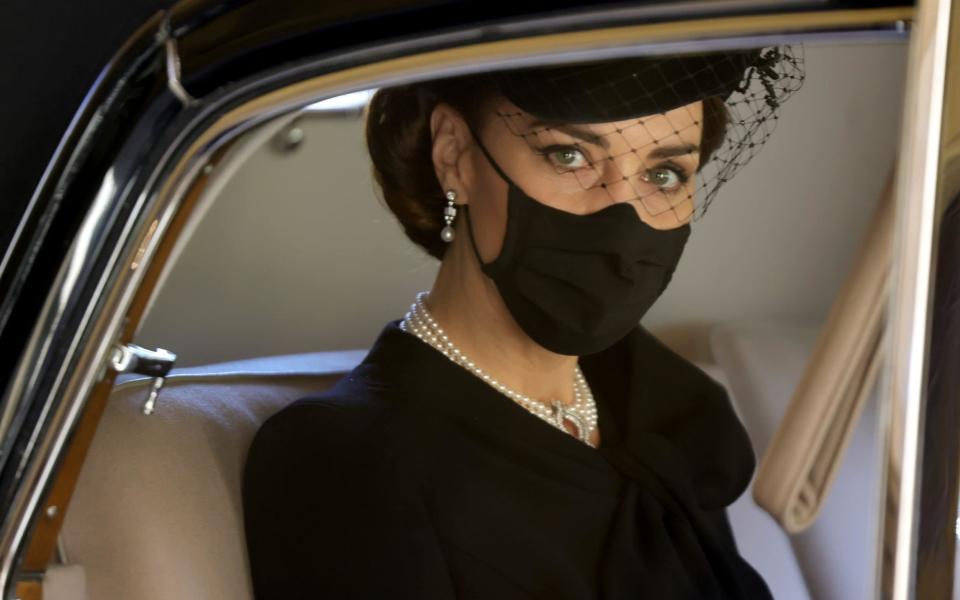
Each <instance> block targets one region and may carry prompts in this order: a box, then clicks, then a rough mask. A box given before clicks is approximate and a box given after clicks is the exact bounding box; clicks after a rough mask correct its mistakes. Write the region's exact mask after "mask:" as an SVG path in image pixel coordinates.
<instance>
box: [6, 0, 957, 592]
mask: <svg viewBox="0 0 960 600" xmlns="http://www.w3.org/2000/svg"><path fill="white" fill-rule="evenodd" d="M950 4H951V3H950V2H949V0H920V1H919V2H917V3H916V4H915V5H914V4H913V3H910V2H885V1H877V2H860V3H851V2H840V1H828V0H822V1H816V2H814V1H810V2H807V1H798V2H790V3H773V2H710V1H704V2H674V1H658V2H566V1H562V2H554V3H551V4H549V5H546V4H541V3H528V4H523V5H521V4H519V3H514V4H513V5H495V4H491V3H475V2H394V3H382V2H372V1H369V0H359V1H357V2H352V3H350V4H349V5H340V4H330V3H327V4H318V3H313V4H310V3H295V2H281V3H277V2H266V1H263V0H250V1H247V2H232V1H228V0H208V1H182V2H179V3H177V4H174V5H172V6H170V7H169V8H164V9H162V10H159V11H157V12H155V13H154V14H153V15H152V16H150V17H149V18H147V19H146V20H144V21H143V22H142V23H141V24H140V25H139V27H138V28H137V29H136V30H135V31H124V32H122V33H123V36H127V39H126V42H125V43H124V44H123V45H122V46H121V47H119V48H117V49H116V51H115V53H114V54H113V57H112V58H111V59H110V61H109V62H108V63H107V64H106V65H104V66H103V67H102V70H101V71H100V74H99V76H98V77H97V78H96V80H95V81H89V82H84V85H85V86H86V88H87V91H86V94H85V97H84V100H83V102H82V104H80V105H79V106H75V107H71V110H74V111H75V115H74V117H73V119H72V121H71V123H70V125H69V127H68V128H67V129H66V131H64V132H59V133H61V134H62V138H61V141H60V142H59V145H58V146H57V149H56V152H55V153H54V154H53V156H52V157H50V158H49V160H48V161H47V162H44V163H43V165H33V166H30V167H29V168H33V169H34V170H36V169H37V168H38V167H42V168H43V176H42V178H40V180H39V181H38V182H37V185H36V189H35V191H34V193H33V194H32V196H31V197H30V199H29V201H28V202H22V203H17V204H15V205H11V206H13V208H10V207H8V208H7V209H6V210H8V214H9V218H8V219H7V222H6V223H4V224H3V228H4V231H5V232H8V233H9V235H6V236H5V237H4V238H0V239H7V242H6V244H5V247H3V255H2V262H0V348H2V349H3V351H4V353H5V354H6V356H7V358H6V360H4V361H2V365H3V366H2V367H0V390H2V392H3V396H2V403H0V515H2V521H0V561H2V562H0V588H2V590H3V597H4V598H20V599H22V600H29V599H33V598H40V597H41V594H42V597H44V598H47V599H48V600H50V599H71V600H72V599H77V598H98V599H99V598H144V599H149V598H173V597H176V598H180V599H183V598H198V599H199V598H231V599H238V598H252V597H253V594H252V588H251V582H250V576H249V562H248V560H249V559H248V557H247V551H246V547H245V540H244V532H243V519H242V508H241V502H240V481H241V475H242V469H243V461H244V457H245V453H246V450H247V448H248V446H249V444H250V440H251V439H252V436H253V435H254V433H255V431H256V430H257V428H258V427H259V426H260V424H261V423H262V422H263V421H264V420H265V419H266V418H268V417H269V416H270V415H272V414H274V413H276V412H277V411H278V410H280V409H281V408H283V407H284V406H286V405H287V404H289V403H290V402H291V401H293V400H295V399H296V398H299V397H302V396H303V395H305V394H307V393H309V392H316V391H321V390H324V389H327V388H329V387H330V386H331V385H333V383H335V382H336V381H337V380H338V379H339V378H340V377H342V376H343V375H344V374H345V373H347V372H349V371H350V369H351V368H352V367H353V366H355V365H356V364H357V363H358V362H359V361H360V360H361V359H362V357H363V356H364V353H365V349H366V348H367V347H369V343H370V341H371V340H372V337H373V335H374V334H375V333H376V330H377V328H378V326H379V324H380V323H382V322H383V321H385V320H387V319H389V318H394V317H395V316H398V315H396V312H397V311H398V310H401V309H405V305H404V304H403V302H405V300H404V299H408V298H409V297H410V295H411V293H412V292H413V291H415V290H417V289H420V288H422V287H423V286H424V285H428V284H429V279H430V277H431V275H432V271H431V269H432V267H431V266H429V263H428V261H426V260H425V259H424V257H422V256H420V255H415V254H411V253H410V252H409V251H408V250H404V246H403V243H404V242H403V240H402V239H401V236H400V232H399V231H398V229H397V228H396V226H395V224H394V223H393V222H392V221H390V220H389V219H388V218H387V217H386V216H384V214H385V213H382V209H380V208H378V207H377V205H376V203H375V202H373V201H372V200H371V201H370V202H366V203H363V202H361V201H360V200H362V199H363V198H366V197H367V196H371V197H372V194H370V193H369V189H370V184H369V180H368V179H365V178H364V177H365V174H366V172H367V164H366V163H365V162H363V160H364V159H363V148H362V145H361V144H360V141H361V134H362V131H361V126H362V113H363V106H364V103H365V102H366V100H367V99H368V98H369V95H370V93H371V91H372V90H375V89H377V88H381V87H385V86H390V85H396V84H399V83H404V82H410V81H419V80H423V79H430V78H442V77H449V76H454V75H459V74H464V73H472V72H479V71H482V70H484V69H491V68H500V67H510V66H530V65H547V64H559V63H564V62H569V61H575V60H587V59H591V60H593V59H596V60H601V59H612V58H616V57H622V56H634V55H648V54H649V55H656V54H664V53H684V52H693V51H705V50H716V49H736V48H751V47H756V46H772V45H778V44H791V45H796V46H798V47H800V46H803V47H805V51H806V56H807V60H808V62H810V61H812V60H814V59H815V60H816V61H817V62H816V64H817V66H818V67H819V71H810V70H809V69H808V72H809V80H808V82H807V85H808V86H812V87H811V88H809V89H808V90H805V91H804V92H803V93H806V94H808V100H805V101H804V100H801V98H802V95H803V94H800V95H798V96H797V98H798V99H797V100H796V102H798V104H797V109H796V112H795V113H794V116H793V117H792V120H788V118H787V117H786V116H785V117H784V119H783V122H781V123H780V124H779V127H780V129H779V132H778V133H777V134H776V135H775V136H774V137H773V138H772V140H773V142H771V144H774V143H776V144H778V145H777V147H776V148H772V149H771V150H770V151H771V153H773V155H774V157H776V160H773V159H770V160H768V161H767V162H766V163H765V164H764V165H762V168H761V167H758V166H756V165H753V166H752V167H751V169H753V171H751V172H753V173H754V175H755V176H754V178H753V184H752V185H753V187H751V184H749V183H742V184H741V183H739V180H738V182H737V183H736V184H735V185H736V186H738V187H736V188H735V190H736V191H737V193H738V195H739V196H740V197H741V198H740V202H739V203H738V204H737V205H736V208H734V209H732V210H731V211H730V212H728V213H727V215H726V216H723V215H722V214H717V219H719V220H718V221H715V223H716V225H711V226H706V225H705V226H704V228H703V236H702V238H701V240H700V241H698V242H697V244H698V245H696V246H694V247H691V249H690V250H689V252H690V253H691V254H692V256H691V258H690V261H691V262H690V266H689V267H685V268H686V271H681V272H678V275H677V279H676V281H675V282H674V284H673V287H672V288H671V291H670V295H669V299H670V302H669V303H665V304H661V305H658V307H657V309H656V310H654V311H653V312H652V313H651V316H650V319H649V323H650V325H649V326H650V328H651V329H652V330H653V331H654V332H655V333H656V334H657V335H658V337H660V338H661V339H662V340H663V341H664V343H666V344H667V345H668V346H670V347H671V348H673V349H674V350H675V351H676V352H677V353H679V354H681V355H683V356H684V357H686V358H687V359H688V360H690V361H691V362H693V363H695V364H696V365H698V366H699V368H700V369H701V370H703V371H704V372H706V373H708V374H709V375H710V376H711V377H713V378H714V379H715V380H716V381H718V382H720V383H722V384H723V385H724V386H725V388H726V389H727V390H728V391H729V392H730V395H731V397H732V399H733V401H734V403H735V406H736V408H737V410H738V412H739V415H740V417H741V420H742V421H743V423H744V424H745V426H746V428H747V431H748V433H749V434H750V436H751V440H752V442H753V444H754V449H755V451H756V452H757V454H758V457H760V458H761V460H760V465H759V470H758V472H757V475H756V478H755V480H754V481H753V484H752V486H751V490H752V496H753V497H751V496H750V495H749V494H746V495H744V496H743V497H742V498H741V499H740V500H738V501H737V502H736V503H735V504H734V505H732V506H731V507H730V509H729V513H730V518H731V522H732V524H733V527H734V533H735V535H736V537H737V542H738V545H739V547H740V550H741V551H742V552H743V553H744V555H745V556H746V557H747V558H748V560H750V562H751V563H752V564H754V565H756V567H757V569H758V570H759V571H760V572H761V573H762V574H763V576H764V578H765V579H766V580H767V581H768V583H769V585H770V587H771V589H772V590H773V591H774V592H775V595H776V596H777V597H778V598H805V597H817V598H852V597H883V598H903V599H906V598H910V597H923V598H926V597H946V596H947V595H949V594H954V591H953V590H954V587H953V586H954V585H955V584H954V581H955V565H954V563H953V557H954V556H955V551H956V548H955V545H956V544H955V541H956V537H955V531H956V530H957V529H956V526H955V523H956V522H957V517H958V515H957V506H958V502H957V492H958V489H960V488H958V484H960V469H958V458H960V452H958V450H960V449H958V447H957V442H956V439H957V436H956V434H955V432H956V430H957V426H958V414H960V413H958V412H957V410H956V398H957V397H958V395H960V378H958V375H957V373H958V371H957V370H956V369H955V365H956V364H958V360H960V314H958V311H957V307H958V306H960V300H958V298H960V262H958V257H960V243H958V239H960V236H958V235H957V232H958V227H960V200H958V198H960V176H958V175H957V173H960V145H958V143H957V140H958V139H960V118H958V115H960V92H958V90H960V68H958V64H960V50H958V46H960V45H958V44H956V43H953V42H955V41H956V39H960V38H957V35H958V31H960V11H958V10H957V9H956V8H952V9H951V7H950ZM951 10H952V12H951ZM123 36H121V37H123ZM948 41H949V42H951V43H948ZM95 66H96V67H98V68H99V67H100V65H95ZM56 76H58V75H57V74H56V72H54V77H56ZM16 92H17V90H13V93H16ZM788 106H790V105H788ZM37 110H38V111H39V110H41V108H40V107H39V106H38V107H37ZM785 110H786V109H785ZM785 114H786V113H785ZM788 116H789V115H788ZM805 135H806V137H804V136H805ZM777 136H783V137H780V138H778V137H777ZM823 139H825V140H826V142H827V143H825V144H823V145H820V144H819V143H818V140H823ZM324 140H326V141H327V142H328V144H332V145H327V146H324V145H323V143H322V142H323V141H324ZM331 140H332V141H331ZM790 140H795V141H796V143H794V144H792V145H791V143H790ZM798 140H799V141H798ZM311 144H312V145H311ZM800 148H802V150H799V149H800ZM791 152H792V154H791ZM338 161H339V162H338ZM811 165H816V166H817V167H819V169H820V170H816V169H813V168H811ZM830 165H836V168H835V169H834V168H831V167H830ZM21 168H24V169H26V168H28V166H27V165H23V166H22V167H21ZM763 170H766V171H767V173H768V175H767V179H763V178H762V177H760V175H759V174H760V172H761V171H763ZM867 175H869V177H867ZM747 179H749V178H747ZM2 181H3V180H2V179H0V182H2ZM335 181H338V182H340V183H338V184H337V185H340V186H341V187H339V188H337V190H338V194H339V196H337V195H336V194H333V193H331V192H330V190H331V189H332V187H330V186H332V185H333V184H332V183H330V184H329V185H328V183H327V182H335ZM780 185H782V186H783V187H782V190H775V192H772V191H771V190H772V189H773V186H780ZM733 186H734V184H731V187H733ZM278 189H282V190H283V191H282V192H278V191H276V190H278ZM318 190H319V191H321V192H325V193H327V194H328V195H327V196H325V197H324V199H323V202H316V201H311V200H316V199H317V196H316V194H317V193H318ZM761 201H762V202H761ZM338 202H339V204H337V203H338ZM378 210H379V211H380V212H376V211H378ZM716 212H717V213H719V211H716ZM714 214H715V213H712V214H711V217H712V216H714ZM378 215H379V216H378ZM828 216H829V217H830V218H827V217H828ZM751 219H752V221H751ZM705 223H707V221H705ZM711 227H712V228H711ZM738 228H739V230H738ZM731 229H733V230H737V231H736V234H735V235H732V236H731V235H730V234H729V233H730V230H731ZM371 248H376V249H377V250H378V252H373V251H372V250H371ZM784 261H787V262H786V264H787V265H788V266H789V269H778V268H777V266H776V265H778V264H779V265H782V264H784ZM351 273H353V274H351ZM356 273H362V274H363V275H362V276H357V275H356ZM721 277H724V278H727V281H728V283H727V284H726V285H727V287H724V286H723V285H721V284H720V282H719V281H718V279H719V278H721ZM250 282H256V283H250ZM277 289H288V290H290V293H289V296H284V297H282V298H278V297H277V294H276V290H277ZM298 295H299V299H298V297H297V296H298ZM360 298H362V299H363V300H361V299H360ZM317 543H318V544H322V543H323V540H317ZM958 589H960V588H958Z"/></svg>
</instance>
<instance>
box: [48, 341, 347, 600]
mask: <svg viewBox="0 0 960 600" xmlns="http://www.w3.org/2000/svg"><path fill="white" fill-rule="evenodd" d="M363 355H364V352H358V351H349V352H335V353H313V354H300V355H289V356H276V357H268V358H258V359H252V360H246V361H235V362H231V363H222V364H218V365H211V366H206V367H195V368H187V369H175V370H174V371H172V372H171V374H170V376H169V377H168V379H167V382H166V385H165V386H164V388H163V390H162V392H161V393H160V396H159V399H158V401H157V407H156V411H155V412H154V414H152V415H150V416H146V415H144V414H143V412H142V405H143V402H144V400H145V399H146V396H147V391H148V386H149V384H150V381H151V380H149V379H146V378H138V379H130V378H127V379H126V380H124V381H123V382H121V383H118V384H117V386H116V387H115V389H114V391H113V392H112V395H111V398H110V400H109V403H108V405H107V408H106V410H105V411H104V415H103V418H102V420H101V422H100V425H99V428H98V430H97V434H96V437H95V439H94V440H93V444H92V446H91V448H90V452H89V455H88V457H87V460H86V462H85V463H84V466H83V469H82V471H81V473H80V478H79V481H78V483H77V488H76V490H75V492H74V496H73V499H72V502H71V506H70V508H69V510H68V513H67V515H66V518H65V521H64V525H63V529H62V532H61V535H62V540H61V542H62V546H61V547H62V549H63V550H64V553H65V555H66V560H67V561H68V562H69V563H71V564H77V565H80V566H82V567H83V568H84V570H85V571H86V580H87V597H89V598H96V599H109V598H137V599H138V600H153V599H157V600H160V599H169V598H177V599H178V600H218V599H224V600H227V599H229V600H245V599H252V598H253V594H252V591H251V585H250V575H249V567H248V562H247V552H246V545H245V542H244V530H243V510H242V508H243V507H242V506H241V481H242V473H243V464H244V461H245V458H246V453H247V449H248V447H249V445H250V442H251V440H252V438H253V435H254V433H255V432H256V431H257V429H258V428H259V426H260V424H261V423H262V422H263V421H264V420H265V419H266V418H267V417H269V416H270V415H272V414H274V413H275V412H277V411H279V410H280V409H281V408H283V407H284V406H286V405H287V404H289V403H290V402H292V401H294V400H296V399H297V398H300V397H302V396H304V395H307V394H310V393H315V392H319V391H322V390H325V389H327V388H329V387H330V386H331V385H333V383H335V382H336V381H337V380H338V379H339V378H340V377H341V376H342V375H343V374H344V373H346V372H348V371H349V370H350V369H352V368H353V367H354V366H355V365H356V364H357V363H358V362H359V361H360V360H361V359H362V357H363Z"/></svg>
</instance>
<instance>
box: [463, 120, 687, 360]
mask: <svg viewBox="0 0 960 600" xmlns="http://www.w3.org/2000/svg"><path fill="white" fill-rule="evenodd" d="M474 139H476V140H477V144H478V145H479V146H480V149H481V150H482V151H483V153H484V155H485V156H486V157H487V160H488V161H490V164H491V165H492V166H493V168H494V169H495V170H496V171H497V173H498V174H499V175H500V177H502V178H503V179H504V181H506V182H507V185H508V186H509V187H508V191H507V229H506V233H505V235H504V239H503V246H502V248H501V250H500V254H499V256H497V258H496V259H494V261H493V262H491V263H486V264H484V262H483V260H482V259H481V258H480V253H479V252H478V251H477V246H476V242H475V241H474V239H473V226H472V224H471V222H470V212H469V210H465V211H464V212H465V214H466V218H467V230H468V231H469V236H470V244H471V245H472V246H473V251H474V253H475V254H476V256H477V260H478V262H479V263H480V266H481V267H480V268H481V269H482V270H483V272H484V273H485V274H486V275H487V276H488V277H490V278H491V279H492V280H493V281H494V283H495V284H496V286H497V289H498V290H499V292H500V295H501V296H502V297H503V301H504V303H505V304H506V306H507V309H508V310H509V311H510V314H511V315H513V318H514V319H515V320H516V322H517V323H518V324H519V325H520V328H521V329H523V331H524V332H525V333H526V334H527V335H528V336H530V338H531V339H532V340H533V341H535V342H537V343H538V344H540V345H541V346H543V347H544V348H546V349H547V350H550V351H551V352H556V353H557V354H566V355H571V356H582V355H585V354H592V353H594V352H599V351H600V350H603V349H605V348H608V347H610V346H612V345H613V344H614V343H615V342H617V341H618V340H620V339H621V338H622V337H624V336H625V335H626V334H627V333H629V332H630V330H631V329H633V328H634V327H635V326H636V325H637V324H638V323H639V321H640V318H641V317H642V316H643V315H644V313H646V312H647V310H648V309H649V308H650V306H651V305H652V304H653V303H654V301H655V300H656V299H657V298H658V297H659V296H660V294H661V293H663V290H664V289H665V288H666V287H667V284H668V283H669V282H670V279H671V277H672V276H673V271H674V269H675V268H676V266H677V262H678V261H679V260H680V255H681V254H682V253H683V247H684V245H685V244H686V242H687V238H688V237H689V235H690V225H689V224H685V225H683V226H681V227H677V228H675V229H654V228H653V227H651V226H649V225H647V224H646V223H645V222H644V221H643V220H642V219H641V218H640V216H639V215H638V214H637V211H636V210H635V209H634V207H633V206H632V205H630V204H629V203H626V202H623V203H615V204H612V205H610V206H608V207H606V208H604V209H602V210H599V211H597V212H594V213H591V214H587V215H576V214H573V213H568V212H565V211H562V210H558V209H556V208H551V207H549V206H547V205H545V204H541V203H540V202H537V201H536V200H534V199H533V198H531V197H530V196H528V195H526V194H525V193H524V192H523V190H521V189H520V188H519V187H518V186H516V185H515V184H514V183H513V181H511V180H510V178H509V177H507V175H506V174H505V173H504V172H503V171H502V170H501V169H500V167H499V165H497V163H496V162H495V161H494V160H493V157H491V156H490V154H489V153H488V152H487V150H486V148H484V147H483V145H482V144H480V142H479V139H478V138H477V137H476V136H474ZM467 207H468V205H464V207H463V208H464V209H466V208H467Z"/></svg>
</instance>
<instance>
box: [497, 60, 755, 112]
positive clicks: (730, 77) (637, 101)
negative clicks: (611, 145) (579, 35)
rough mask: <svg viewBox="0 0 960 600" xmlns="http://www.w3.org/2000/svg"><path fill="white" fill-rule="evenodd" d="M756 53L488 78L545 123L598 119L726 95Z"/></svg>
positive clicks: (514, 72) (661, 109)
mask: <svg viewBox="0 0 960 600" xmlns="http://www.w3.org/2000/svg"><path fill="white" fill-rule="evenodd" d="M759 57H760V51H759V50H757V49H751V50H740V51H730V52H712V53H701V54H690V55H682V56H676V55H674V56H665V57H657V56H652V57H651V56H646V57H630V58H621V59H614V60H606V61H602V62H595V63H581V64H569V65H562V66H554V67H534V68H528V69H515V70H510V71H500V72H497V73H493V74H491V76H492V78H493V81H494V83H495V85H496V86H497V88H498V89H499V91H500V92H501V93H502V94H503V95H504V96H506V97H507V98H508V99H509V100H510V101H511V102H513V103H514V104H516V105H517V106H518V107H519V108H520V109H522V110H524V111H526V112H528V113H530V114H531V115H534V116H535V117H538V118H540V119H542V120H544V121H549V122H570V123H598V122H606V121H619V120H623V119H630V118H635V117H642V116H645V115H650V114H655V113H662V112H666V111H668V110H671V109H674V108H677V107H680V106H684V105H686V104H691V103H693V102H696V101H697V100H703V99H704V98H708V97H711V96H719V97H721V98H723V99H726V98H728V97H729V96H730V94H732V93H733V92H734V91H735V90H736V89H737V88H738V86H739V85H740V84H741V81H742V80H743V79H744V76H745V73H746V71H747V69H748V68H750V67H752V66H754V65H755V64H756V63H757V62H758V59H759Z"/></svg>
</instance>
